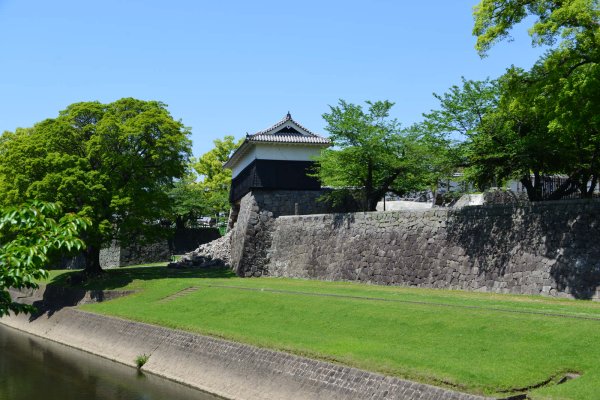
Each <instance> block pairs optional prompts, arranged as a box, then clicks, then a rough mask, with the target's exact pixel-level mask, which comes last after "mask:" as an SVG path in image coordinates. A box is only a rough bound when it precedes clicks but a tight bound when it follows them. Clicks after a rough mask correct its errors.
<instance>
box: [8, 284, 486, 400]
mask: <svg viewBox="0 0 600 400" xmlns="http://www.w3.org/2000/svg"><path fill="white" fill-rule="evenodd" d="M38 295H39V293H38ZM22 300H23V301H27V299H26V298H24V299H22ZM0 323H3V324H5V325H8V326H11V327H13V328H16V329H19V330H22V331H25V332H28V333H31V334H34V335H37V336H41V337H44V338H47V339H50V340H53V341H56V342H59V343H63V344H66V345H69V346H72V347H75V348H78V349H81V350H84V351H86V352H89V353H93V354H96V355H99V356H102V357H105V358H108V359H111V360H114V361H117V362H120V363H123V364H127V365H131V366H134V365H135V359H136V358H137V357H138V356H140V355H144V354H145V355H148V356H149V359H148V361H147V363H146V364H145V365H144V366H143V368H142V370H143V371H146V372H149V373H153V374H156V375H160V376H163V377H166V378H168V379H171V380H174V381H177V382H180V383H183V384H186V385H189V386H192V387H196V388H198V389H201V390H204V391H207V392H210V393H214V394H216V395H218V396H222V397H225V398H228V399H264V400H267V399H268V400H271V399H273V400H274V399H410V400H412V399H442V400H444V399H448V400H449V399H457V400H458V399H460V400H471V399H483V398H482V397H478V396H473V395H468V394H464V393H458V392H454V391H450V390H446V389H442V388H438V387H434V386H429V385H424V384H420V383H415V382H410V381H405V380H402V379H397V378H393V377H386V376H383V375H379V374H375V373H371V372H368V371H363V370H358V369H355V368H349V367H345V366H341V365H336V364H332V363H327V362H322V361H317V360H312V359H308V358H304V357H299V356H295V355H292V354H287V353H282V352H278V351H273V350H268V349H262V348H258V347H254V346H248V345H244V344H240V343H236V342H231V341H226V340H222V339H217V338H212V337H207V336H201V335H196V334H192V333H189V332H183V331H179V330H174V329H168V328H163V327H158V326H153V325H148V324H144V323H140V322H134V321H128V320H123V319H119V318H114V317H107V316H103V315H98V314H92V313H89V312H85V311H81V310H78V309H76V308H73V307H63V308H60V309H49V310H46V311H45V312H44V313H40V314H39V315H36V316H26V315H18V316H10V317H4V318H1V319H0Z"/></svg>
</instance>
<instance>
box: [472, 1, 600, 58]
mask: <svg viewBox="0 0 600 400" xmlns="http://www.w3.org/2000/svg"><path fill="white" fill-rule="evenodd" d="M527 16H531V17H533V18H534V19H535V21H534V23H533V26H532V27H531V28H530V29H529V34H530V35H531V37H532V41H533V44H534V45H548V46H553V45H555V44H556V41H557V39H558V38H560V39H561V41H560V43H559V48H560V49H562V50H569V52H572V54H573V55H574V54H576V53H578V54H579V55H580V56H584V57H586V58H588V61H589V62H592V61H594V60H596V62H597V57H598V55H599V54H598V44H599V41H598V40H599V35H600V32H599V30H600V22H599V21H600V3H599V2H598V0H481V1H480V2H479V4H478V5H477V6H475V11H474V17H475V25H474V27H473V34H474V35H475V36H477V44H476V45H475V48H476V49H477V51H478V52H479V54H480V55H482V56H484V55H485V54H486V53H487V51H488V50H489V49H490V48H491V47H492V46H493V45H494V44H495V43H497V42H498V41H500V40H503V39H506V38H508V37H510V30H511V29H512V28H513V27H514V26H515V25H516V24H518V23H520V22H522V21H523V20H524V19H525V18H526V17H527Z"/></svg>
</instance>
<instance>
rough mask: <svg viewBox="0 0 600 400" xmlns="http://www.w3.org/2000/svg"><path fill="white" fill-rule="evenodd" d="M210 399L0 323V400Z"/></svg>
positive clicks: (210, 398)
mask: <svg viewBox="0 0 600 400" xmlns="http://www.w3.org/2000/svg"><path fill="white" fill-rule="evenodd" d="M32 399H44V400H78V399H85V400H162V399H168V400H191V399H194V400H216V399H217V398H216V397H214V396H211V395H210V394H207V393H204V392H201V391H198V390H195V389H192V388H189V387H187V386H184V385H180V384H178V383H175V382H172V381H169V380H167V379H163V378H160V377H157V376H154V375H151V374H144V373H141V372H139V371H138V370H136V369H135V368H132V367H127V366H125V365H122V364H119V363H116V362H112V361H109V360H106V359H104V358H101V357H98V356H95V355H92V354H88V353H85V352H82V351H80V350H76V349H72V348H70V347H67V346H64V345H61V344H58V343H54V342H51V341H49V340H46V339H42V338H38V337H35V336H31V335H29V334H26V333H23V332H20V331H17V330H14V329H12V328H8V327H6V326H4V325H0V400H32Z"/></svg>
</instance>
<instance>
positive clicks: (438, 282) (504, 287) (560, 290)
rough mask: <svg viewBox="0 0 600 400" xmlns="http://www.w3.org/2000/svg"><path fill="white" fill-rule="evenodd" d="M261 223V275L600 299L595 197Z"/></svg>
mask: <svg viewBox="0 0 600 400" xmlns="http://www.w3.org/2000/svg"><path fill="white" fill-rule="evenodd" d="M253 212H254V214H253V215H254V218H253V219H252V220H253V221H256V220H257V217H256V216H257V215H260V212H261V211H260V210H259V209H258V207H255V208H254V209H253ZM265 227H266V228H267V229H269V230H270V232H268V233H264V232H257V230H256V226H255V229H254V232H253V233H252V234H253V235H254V237H257V238H258V237H264V236H269V240H268V242H267V243H265V244H264V247H266V248H263V249H262V250H261V251H262V253H260V254H257V255H258V256H260V257H263V259H262V260H261V261H260V262H259V264H260V265H261V273H262V274H263V275H271V276H285V277H299V278H311V279H324V280H348V281H360V282H368V283H375V284H384V285H408V286H418V287H431V288H448V289H466V290H479V291H491V292H499V293H519V294H544V295H551V296H561V297H576V298H588V299H589V298H594V299H600V292H599V287H600V246H598V245H597V244H598V243H600V202H597V201H567V202H552V203H551V202H546V203H533V204H522V205H506V206H478V207H465V208H463V209H459V210H452V209H431V210H425V211H391V212H379V213H349V214H327V215H311V216H283V217H279V218H277V219H275V220H273V221H272V222H271V223H270V225H265ZM251 242H252V236H247V237H246V241H245V248H249V247H251V246H252V243H251ZM264 253H266V254H265V255H264V256H263V255H262V254H264ZM241 258H242V259H243V257H241ZM243 268H244V265H243V264H242V265H241V269H242V273H241V274H240V275H244V273H243Z"/></svg>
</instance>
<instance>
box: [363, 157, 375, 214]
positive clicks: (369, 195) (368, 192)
mask: <svg viewBox="0 0 600 400" xmlns="http://www.w3.org/2000/svg"><path fill="white" fill-rule="evenodd" d="M373 195H374V193H373V163H372V162H371V160H369V161H368V162H367V181H366V182H365V198H366V202H367V211H375V210H376V209H377V200H375V204H373Z"/></svg>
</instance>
